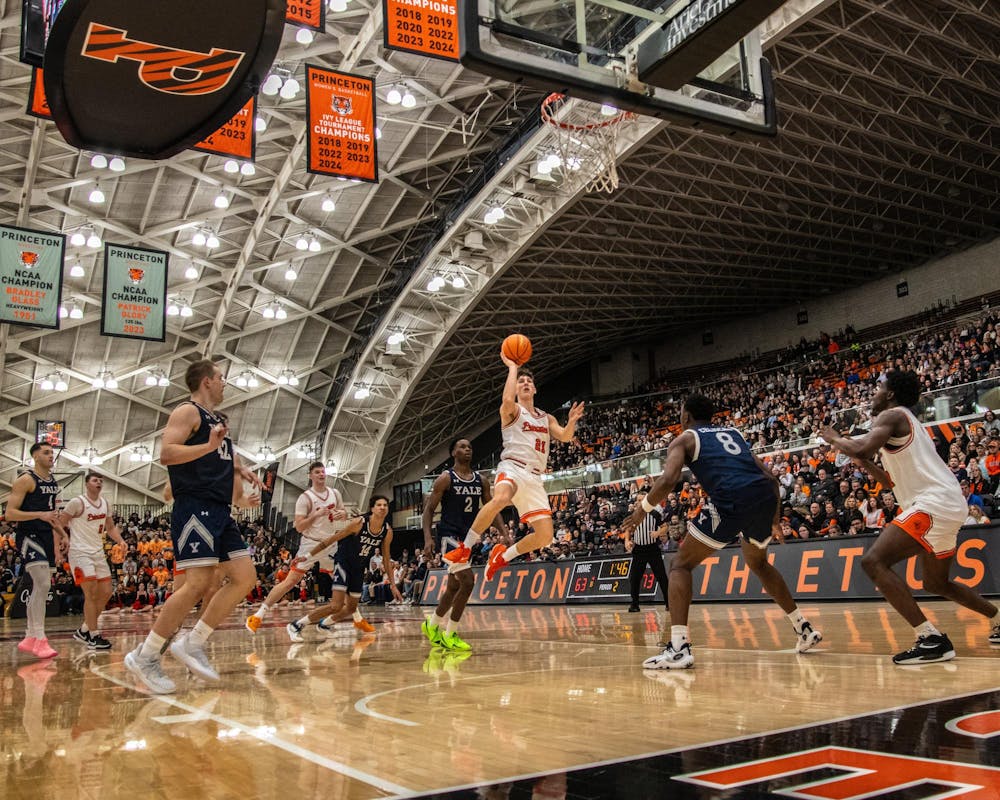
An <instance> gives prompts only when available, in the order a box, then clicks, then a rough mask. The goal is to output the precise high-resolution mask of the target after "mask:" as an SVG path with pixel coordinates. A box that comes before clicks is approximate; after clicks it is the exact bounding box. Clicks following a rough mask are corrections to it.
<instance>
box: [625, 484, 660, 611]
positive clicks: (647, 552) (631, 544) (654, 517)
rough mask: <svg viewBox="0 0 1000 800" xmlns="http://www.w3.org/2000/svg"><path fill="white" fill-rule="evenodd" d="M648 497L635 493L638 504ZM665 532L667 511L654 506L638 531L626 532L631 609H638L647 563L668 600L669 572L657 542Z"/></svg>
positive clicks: (643, 493)
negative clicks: (629, 560)
mask: <svg viewBox="0 0 1000 800" xmlns="http://www.w3.org/2000/svg"><path fill="white" fill-rule="evenodd" d="M645 499H646V493H645V492H642V493H640V494H639V495H637V496H636V498H635V502H636V503H637V504H638V503H641V502H642V501H643V500H645ZM666 535H667V521H666V514H665V513H664V512H663V509H662V508H661V507H660V506H655V507H654V508H653V510H652V511H650V512H649V513H648V514H646V518H645V519H644V520H643V521H642V522H640V523H639V525H638V526H637V527H636V528H635V530H633V531H630V532H626V533H625V550H626V551H627V552H630V553H631V554H632V564H631V566H630V567H629V573H628V575H629V581H630V583H631V587H632V605H630V606H629V607H628V610H629V611H638V610H639V586H640V584H641V583H642V576H643V574H644V573H645V572H646V565H647V564H649V566H650V567H651V568H652V570H653V576H654V577H655V578H656V582H657V583H658V584H660V589H662V590H663V602H664V604H666V603H667V571H666V569H664V567H663V554H662V553H661V552H660V545H659V544H658V542H659V540H660V539H661V538H662V537H664V536H666ZM668 610H669V608H668Z"/></svg>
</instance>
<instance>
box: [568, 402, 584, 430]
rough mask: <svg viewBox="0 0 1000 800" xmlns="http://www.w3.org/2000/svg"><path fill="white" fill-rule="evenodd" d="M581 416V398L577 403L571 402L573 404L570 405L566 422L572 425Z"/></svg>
mask: <svg viewBox="0 0 1000 800" xmlns="http://www.w3.org/2000/svg"><path fill="white" fill-rule="evenodd" d="M582 417H583V401H582V400H581V401H580V402H579V403H573V405H572V406H570V409H569V423H568V424H570V425H573V424H574V423H577V422H579V421H580V419H581V418H582Z"/></svg>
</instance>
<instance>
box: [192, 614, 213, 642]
mask: <svg viewBox="0 0 1000 800" xmlns="http://www.w3.org/2000/svg"><path fill="white" fill-rule="evenodd" d="M214 630H215V628H211V627H209V626H208V624H207V623H206V622H205V621H204V620H198V621H197V622H196V623H195V626H194V627H193V628H192V629H191V633H189V634H188V642H189V643H190V644H193V645H194V646H195V647H202V646H203V645H204V644H205V641H206V640H207V639H208V637H209V636H211V635H212V631H214Z"/></svg>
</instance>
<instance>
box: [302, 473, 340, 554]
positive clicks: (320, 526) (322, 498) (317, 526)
mask: <svg viewBox="0 0 1000 800" xmlns="http://www.w3.org/2000/svg"><path fill="white" fill-rule="evenodd" d="M317 508H326V509H329V511H330V512H331V513H332V512H334V511H336V510H338V509H340V510H341V511H342V510H343V509H344V499H343V498H342V497H341V496H340V492H338V491H337V490H336V489H333V488H331V487H329V486H328V487H327V488H326V493H325V494H317V493H316V492H314V491H313V490H312V488H309V489H306V490H305V491H304V492H303V493H302V494H300V495H299V499H298V500H297V501H296V503H295V516H297V517H308V516H309V515H310V514H312V513H313V511H315V510H316V509H317ZM346 525H347V520H346V519H338V520H332V519H330V515H329V514H327V515H325V516H320V518H319V519H317V520H316V521H315V522H314V523H313V524H312V527H311V528H309V529H307V530H305V531H303V532H302V538H304V539H312V540H313V541H315V542H321V541H323V539H325V538H327V537H328V536H332V535H333V534H334V533H336V532H337V531H339V530H343V528H344V526H346Z"/></svg>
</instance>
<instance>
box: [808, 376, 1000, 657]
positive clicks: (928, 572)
mask: <svg viewBox="0 0 1000 800" xmlns="http://www.w3.org/2000/svg"><path fill="white" fill-rule="evenodd" d="M919 400H920V378H919V376H918V375H917V374H916V373H915V372H910V371H903V370H892V371H891V372H888V373H886V374H885V375H883V376H882V378H881V379H880V385H879V388H878V391H877V392H876V393H875V396H874V397H873V398H872V412H873V413H874V415H875V418H874V420H873V421H872V427H871V430H870V431H869V432H868V433H866V434H865V435H864V436H858V437H856V438H850V437H847V436H842V435H841V434H839V433H838V432H837V431H836V430H834V429H833V428H831V427H826V428H823V430H821V431H820V436H822V437H823V438H824V439H825V440H826V441H827V442H829V443H830V444H831V445H833V446H834V447H835V448H837V449H838V450H840V452H842V453H844V455H847V456H850V457H851V458H853V459H855V462H856V463H858V464H859V465H860V466H861V467H862V468H863V469H865V470H866V471H867V472H868V473H869V474H870V475H871V476H872V477H873V478H875V479H876V480H878V481H879V482H881V483H882V485H883V486H886V487H889V486H891V487H892V491H893V494H895V496H896V501H897V502H898V503H899V505H900V507H901V508H902V512H901V513H900V514H899V515H898V516H897V517H896V518H895V519H894V520H893V521H892V522H890V523H889V524H888V525H886V526H885V527H884V528H882V532H881V533H880V534H879V535H878V538H877V539H876V540H875V544H873V545H872V546H871V547H870V548H868V552H866V553H865V554H864V556H863V557H862V559H861V566H862V567H864V570H865V572H866V573H867V574H868V577H869V578H871V579H872V581H873V582H874V583H875V585H876V586H878V588H879V590H880V591H881V592H882V594H883V595H884V596H885V599H886V600H888V601H889V604H890V605H891V606H892V607H893V608H894V609H896V611H898V612H899V613H900V615H901V616H902V617H903V618H904V619H905V620H906V621H907V622H908V623H909V624H910V625H912V626H913V632H914V634H915V635H916V643H915V644H914V645H913V647H911V648H910V649H909V650H905V651H904V652H902V653H898V654H896V655H895V656H893V658H892V660H893V662H894V663H896V664H929V663H933V662H935V661H949V660H951V659H953V658H954V657H955V648H954V647H953V646H952V643H951V640H950V639H948V637H947V635H945V634H944V633H942V632H941V631H939V630H938V629H937V628H935V627H934V625H932V624H931V623H930V622H929V621H928V620H927V617H925V616H924V613H923V612H922V611H921V610H920V606H918V605H917V601H916V600H914V599H913V595H912V594H910V590H909V589H908V588H907V586H906V583H904V581H903V579H902V578H900V577H899V576H898V575H897V574H896V573H895V572H893V570H892V566H893V564H896V563H898V562H900V561H903V560H905V559H907V558H910V557H911V556H920V564H921V567H922V569H923V581H924V589H926V590H927V591H928V592H930V593H931V594H936V595H940V596H941V597H947V598H948V599H949V600H951V601H953V602H955V603H958V604H959V605H961V606H965V607H966V608H968V609H970V610H972V611H975V612H976V613H978V614H982V615H983V616H984V617H987V618H989V620H990V625H991V630H990V634H989V643H990V644H991V645H993V646H1000V611H998V610H997V607H996V606H995V605H993V603H990V602H988V601H987V600H984V599H983V598H982V597H981V596H980V595H979V594H977V593H976V592H974V591H973V590H972V589H970V588H969V587H968V586H964V585H962V584H960V583H955V582H954V581H952V580H951V579H950V578H949V577H948V571H949V570H950V568H951V562H952V561H953V560H954V558H955V545H956V541H957V537H958V529H959V528H960V527H961V526H962V525H963V524H964V523H965V518H966V517H967V516H968V506H967V505H966V501H965V497H964V495H963V494H962V489H961V487H960V486H959V484H958V480H957V479H956V478H955V475H954V474H953V473H952V472H951V470H950V469H948V465H947V464H945V463H944V461H942V460H941V458H940V457H939V456H938V454H937V451H936V450H935V449H934V443H933V441H932V440H931V438H930V436H928V435H927V434H926V433H925V431H924V430H923V427H922V426H921V424H920V421H919V420H918V419H917V418H916V416H914V414H913V412H912V411H911V410H910V409H911V408H913V407H914V406H915V405H916V404H917V402H918V401H919ZM879 450H881V451H882V463H883V465H884V466H885V470H883V469H880V468H879V467H878V466H876V465H875V464H873V463H872V461H871V459H872V458H874V456H875V454H876V453H878V452H879Z"/></svg>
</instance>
